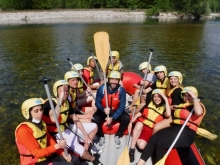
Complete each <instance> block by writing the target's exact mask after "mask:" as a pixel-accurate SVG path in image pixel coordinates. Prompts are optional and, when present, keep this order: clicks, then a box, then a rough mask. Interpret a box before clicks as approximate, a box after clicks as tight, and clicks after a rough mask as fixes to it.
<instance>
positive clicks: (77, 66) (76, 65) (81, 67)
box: [71, 63, 83, 71]
mask: <svg viewBox="0 0 220 165" xmlns="http://www.w3.org/2000/svg"><path fill="white" fill-rule="evenodd" d="M73 66H74V67H75V68H76V70H81V69H83V66H82V65H81V64H79V63H77V64H74V65H73ZM74 67H71V71H75V70H74Z"/></svg>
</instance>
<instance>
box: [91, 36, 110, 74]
mask: <svg viewBox="0 0 220 165" xmlns="http://www.w3.org/2000/svg"><path fill="white" fill-rule="evenodd" d="M94 43H95V51H96V56H97V59H98V61H99V64H100V66H101V68H102V71H103V72H104V73H105V69H106V66H107V64H108V61H109V35H108V33H106V32H96V33H95V34H94Z"/></svg>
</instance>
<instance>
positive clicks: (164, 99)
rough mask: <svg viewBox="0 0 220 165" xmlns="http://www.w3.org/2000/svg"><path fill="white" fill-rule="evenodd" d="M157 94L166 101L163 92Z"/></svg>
mask: <svg viewBox="0 0 220 165" xmlns="http://www.w3.org/2000/svg"><path fill="white" fill-rule="evenodd" d="M158 94H159V95H161V96H162V97H163V99H164V100H165V99H167V97H166V95H165V94H164V92H159V93H158Z"/></svg>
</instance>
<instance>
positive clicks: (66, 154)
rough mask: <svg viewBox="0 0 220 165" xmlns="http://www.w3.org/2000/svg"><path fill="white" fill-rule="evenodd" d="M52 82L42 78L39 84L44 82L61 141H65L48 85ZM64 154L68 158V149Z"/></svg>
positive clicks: (65, 149)
mask: <svg viewBox="0 0 220 165" xmlns="http://www.w3.org/2000/svg"><path fill="white" fill-rule="evenodd" d="M50 81H51V80H50V79H48V78H45V77H44V78H42V79H41V80H39V82H43V83H44V87H45V90H46V93H47V97H48V100H49V103H50V107H51V109H52V112H53V117H54V120H55V123H56V127H57V129H58V133H59V135H60V140H64V138H63V135H62V133H61V130H60V125H59V122H58V120H57V116H56V112H55V108H54V105H53V101H52V99H51V95H50V90H49V87H48V84H47V82H50ZM64 153H65V156H66V157H68V155H69V154H68V152H67V148H64Z"/></svg>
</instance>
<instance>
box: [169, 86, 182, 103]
mask: <svg viewBox="0 0 220 165" xmlns="http://www.w3.org/2000/svg"><path fill="white" fill-rule="evenodd" d="M181 91H182V89H181V88H177V89H175V90H174V91H173V94H172V103H171V105H179V104H181V103H182V98H181Z"/></svg>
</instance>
